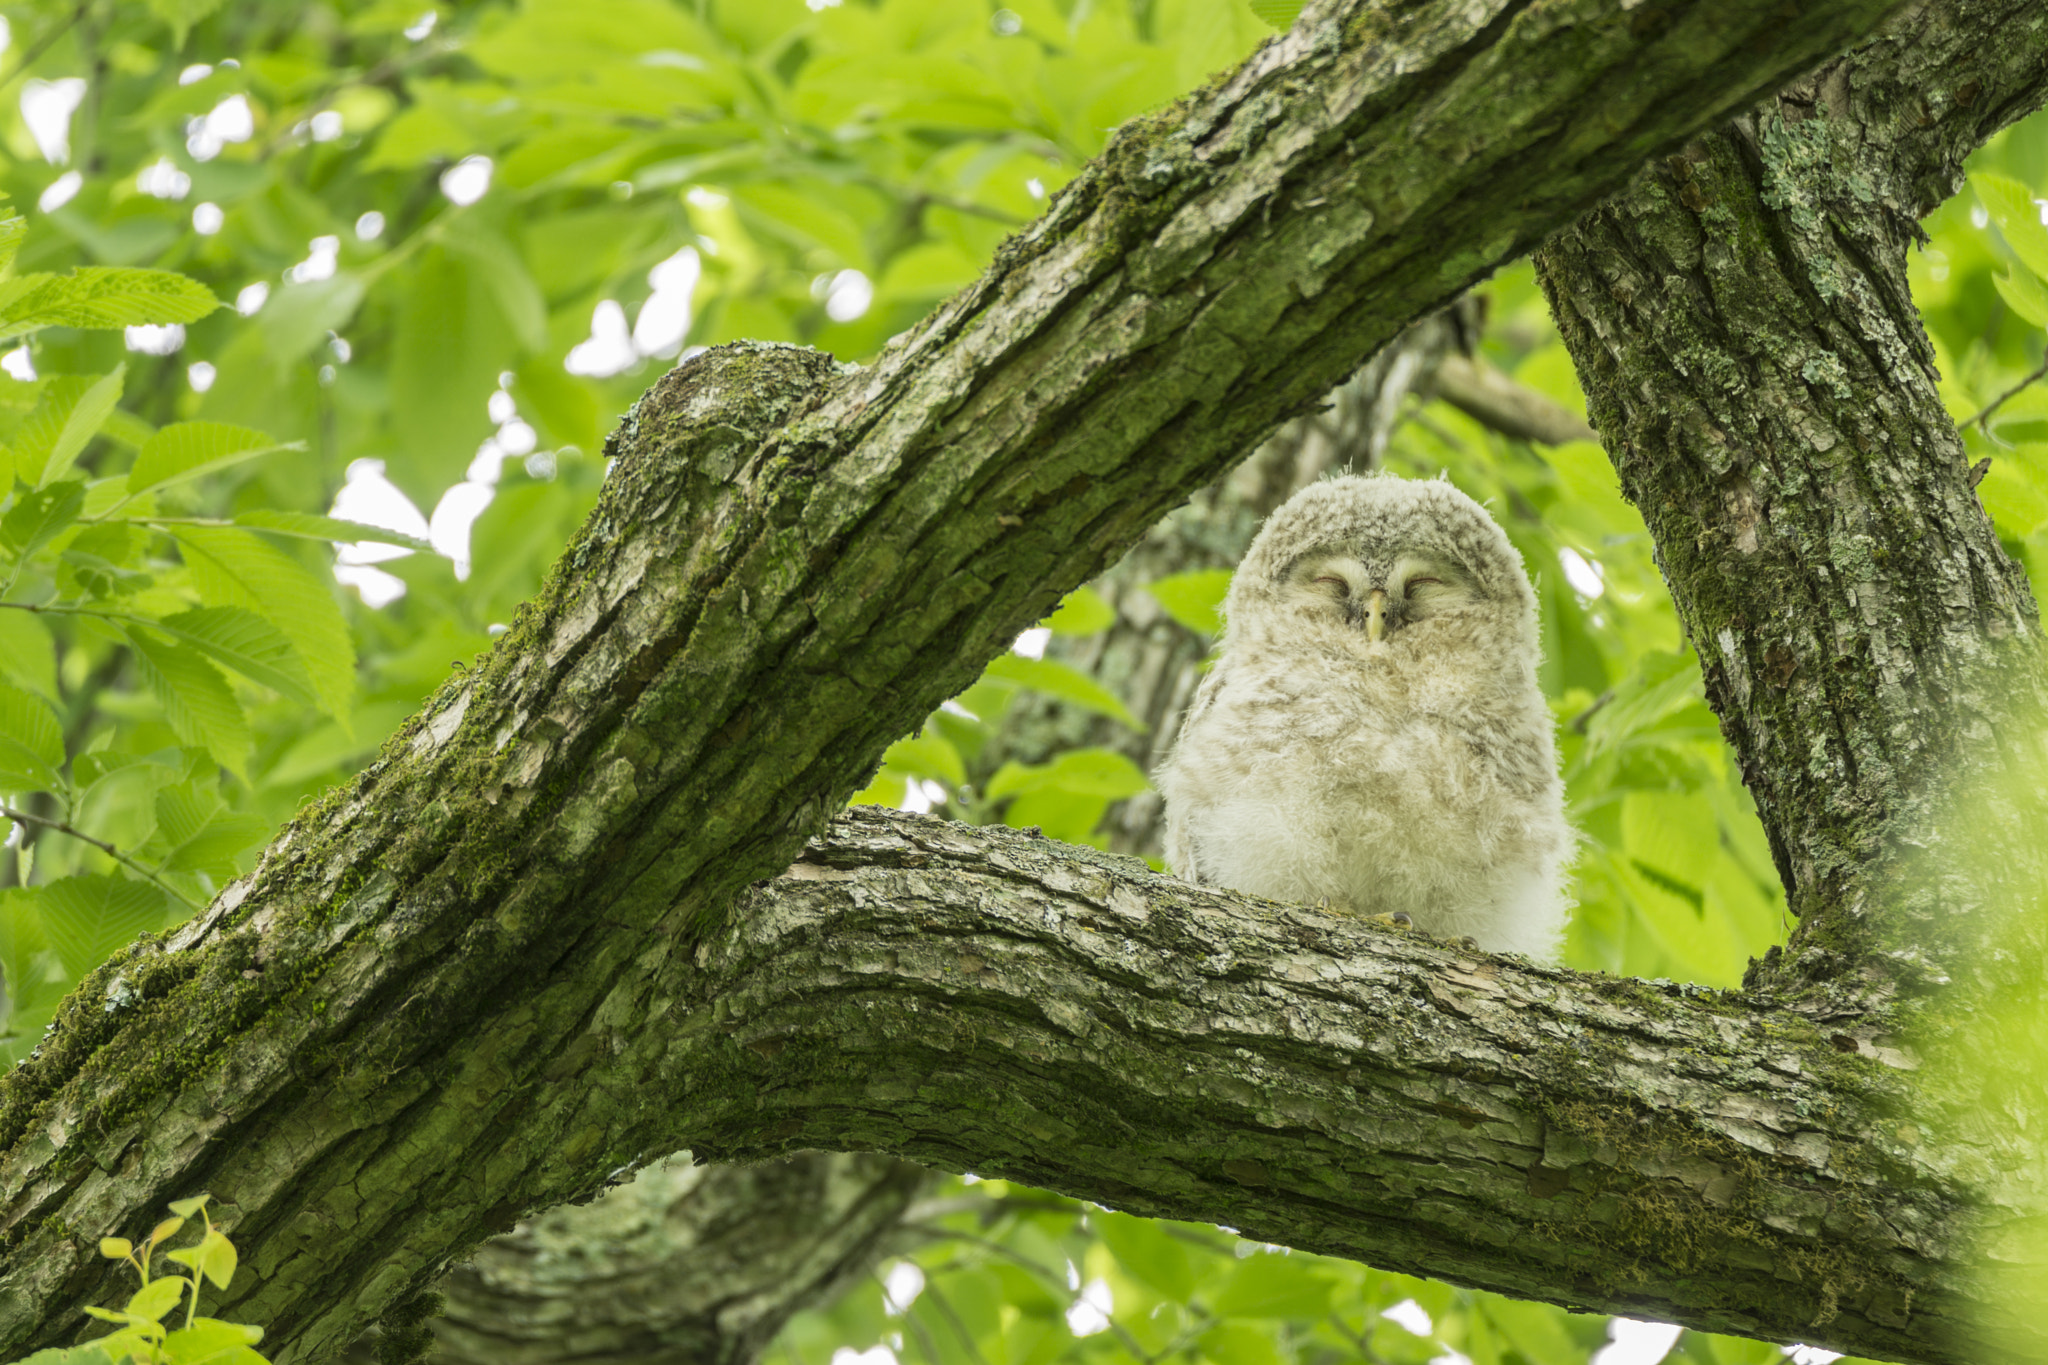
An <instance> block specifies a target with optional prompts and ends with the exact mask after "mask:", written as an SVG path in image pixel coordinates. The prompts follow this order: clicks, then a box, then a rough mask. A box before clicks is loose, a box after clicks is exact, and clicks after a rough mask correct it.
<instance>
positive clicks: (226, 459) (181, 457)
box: [128, 422, 306, 496]
mask: <svg viewBox="0 0 2048 1365" xmlns="http://www.w3.org/2000/svg"><path fill="white" fill-rule="evenodd" d="M305 448H306V443H305V442H304V441H277V440H274V439H272V438H271V437H270V436H269V435H268V434H267V433H265V432H261V431H255V430H252V429H250V428H248V427H237V426H230V425H229V424H228V423H226V422H174V423H172V424H171V425H170V426H167V427H165V428H163V429H162V430H160V431H158V432H157V433H156V434H155V435H154V436H152V437H150V438H149V439H148V440H146V441H144V442H143V443H142V449H140V450H139V451H137V452H136V454H135V466H134V468H132V469H130V470H129V471H128V492H129V494H130V495H131V496H132V495H134V494H136V493H146V492H148V491H150V490H151V489H155V488H168V487H170V486H171V485H172V484H178V483H184V482H186V481H187V480H189V479H197V478H201V477H204V476H205V475H207V474H211V473H214V472H215V471H216V470H221V469H227V468H229V467H230V466H232V465H238V464H240V463H242V462H243V461H244V460H253V459H255V458H257V457H258V456H259V455H269V454H272V453H273V452H276V451H279V450H304V449H305Z"/></svg>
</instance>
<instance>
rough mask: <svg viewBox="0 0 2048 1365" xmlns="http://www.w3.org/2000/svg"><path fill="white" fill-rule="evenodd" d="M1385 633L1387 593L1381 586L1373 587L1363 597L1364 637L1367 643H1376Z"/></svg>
mask: <svg viewBox="0 0 2048 1365" xmlns="http://www.w3.org/2000/svg"><path fill="white" fill-rule="evenodd" d="M1386 633H1387V594H1386V590H1385V589H1383V588H1374V589H1373V590H1372V592H1371V593H1370V594H1368V595H1367V596H1366V599H1365V638H1366V642H1367V643H1368V644H1375V645H1376V644H1378V643H1379V642H1380V641H1381V640H1382V639H1383V638H1385V636H1386Z"/></svg>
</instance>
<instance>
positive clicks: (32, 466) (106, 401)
mask: <svg viewBox="0 0 2048 1365" xmlns="http://www.w3.org/2000/svg"><path fill="white" fill-rule="evenodd" d="M127 372H128V367H127V366H125V365H116V366H115V367H114V371H113V373H112V374H107V375H101V376H97V377H95V376H93V375H83V374H64V375H56V376H53V377H52V378H51V379H50V380H49V381H48V382H46V383H45V384H44V385H43V396H42V401H40V402H39V403H37V404H36V407H35V411H33V412H31V413H30V414H29V415H28V418H27V420H25V421H24V422H22V424H21V426H20V427H19V428H18V429H17V430H16V431H15V433H14V439H13V440H12V441H11V442H9V449H10V451H11V452H12V453H13V457H14V476H15V477H16V478H18V479H20V480H21V481H22V482H23V483H25V484H28V485H29V486H30V487H32V488H41V487H42V486H43V485H45V484H48V483H53V482H55V481H56V480H57V479H59V478H61V477H62V476H63V475H64V474H65V473H66V472H68V471H69V470H70V468H71V465H72V463H73V462H74V461H75V460H77V459H78V455H79V452H80V451H82V450H84V449H85V447H86V443H87V442H89V441H91V440H92V438H93V437H94V436H96V435H98V434H99V430H100V427H101V426H102V425H103V424H104V423H105V422H106V420H107V417H108V415H109V414H110V413H112V412H113V411H114V404H116V403H118V402H119V401H120V400H121V385H122V384H123V383H124V382H125V380H126V378H127Z"/></svg>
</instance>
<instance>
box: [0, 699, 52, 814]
mask: <svg viewBox="0 0 2048 1365" xmlns="http://www.w3.org/2000/svg"><path fill="white" fill-rule="evenodd" d="M63 766H64V728H63V726H62V725H60V724H59V723H58V720H57V713H56V712H54V711H52V710H51V709H50V705H49V703H48V702H46V701H44V700H43V699H42V698H41V697H38V696H36V695H35V694H34V693H31V692H24V691H22V690H21V689H20V688H18V687H14V686H11V685H9V684H7V683H0V788H4V789H5V790H8V791H15V792H27V791H46V792H59V791H63V790H64V779H63V778H62V777H61V776H59V775H58V773H57V769H59V768H61V767H63Z"/></svg>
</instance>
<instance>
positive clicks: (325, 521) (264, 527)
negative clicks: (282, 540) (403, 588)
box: [235, 507, 434, 550]
mask: <svg viewBox="0 0 2048 1365" xmlns="http://www.w3.org/2000/svg"><path fill="white" fill-rule="evenodd" d="M235 525H237V526H252V527H254V528H256V529H257V530H259V531H269V532H271V533H272V534H274V535H280V536H293V537H296V538H297V539H300V540H325V541H328V542H331V543H333V544H337V545H350V544H354V543H355V542H356V541H359V540H369V541H375V542H376V543H378V544H380V545H403V546H405V547H406V548H407V549H409V550H432V549H433V548H434V547H433V545H432V544H431V543H429V542H427V541H424V540H421V539H420V538H419V537H418V536H409V535H407V534H406V533H405V532H403V531H393V530H391V529H390V528H388V527H384V526H372V525H370V524H369V523H368V522H362V521H344V520H343V519H341V518H340V517H321V516H315V515H314V514H312V513H311V512H280V511H277V510H276V509H274V508H269V507H259V508H257V509H256V510H255V511H253V512H243V513H241V514H240V515H238V516H237V517H236V518H235Z"/></svg>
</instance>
